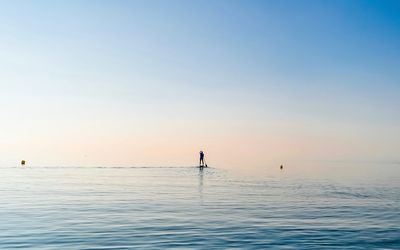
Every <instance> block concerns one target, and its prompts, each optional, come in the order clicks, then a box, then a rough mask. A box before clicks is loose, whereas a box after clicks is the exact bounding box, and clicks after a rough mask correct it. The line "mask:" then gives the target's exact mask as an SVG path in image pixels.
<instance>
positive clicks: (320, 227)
mask: <svg viewBox="0 0 400 250" xmlns="http://www.w3.org/2000/svg"><path fill="white" fill-rule="evenodd" d="M397 168H398V166H389V167H387V168H386V167H382V168H381V169H379V170H376V171H375V172H374V174H371V173H370V174H360V175H354V174H351V173H350V174H348V173H344V174H342V175H340V174H339V175H338V174H337V173H338V172H340V171H337V170H336V169H333V170H332V169H331V171H325V172H326V174H325V175H324V174H320V173H319V174H317V175H299V174H297V173H294V171H291V170H290V169H288V168H286V167H285V168H284V170H283V171H280V170H278V169H276V170H274V171H269V170H266V171H264V172H262V173H260V174H257V175H251V174H238V173H234V172H232V171H229V170H222V169H218V168H208V169H204V170H202V171H201V170H199V169H198V168H194V167H154V168H140V167H132V168H115V167H114V168H113V167H25V168H21V167H3V168H0V172H1V174H0V195H1V199H0V218H1V223H0V248H1V249H12V248H23V249H132V248H158V249H163V248H186V249H187V248H198V249H218V248H220V249H225V248H246V249H268V248H270V249H400V240H399V239H400V182H399V180H400V178H399V177H400V176H399V174H398V171H397V170H396V169H397ZM361 169H362V168H361ZM365 169H367V168H365ZM387 169H390V171H389V170H387ZM393 169H394V170H393ZM335 173H336V174H335Z"/></svg>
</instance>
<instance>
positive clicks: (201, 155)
mask: <svg viewBox="0 0 400 250" xmlns="http://www.w3.org/2000/svg"><path fill="white" fill-rule="evenodd" d="M200 167H204V153H203V151H200Z"/></svg>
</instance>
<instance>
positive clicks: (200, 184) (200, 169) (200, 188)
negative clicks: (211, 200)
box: [199, 167, 204, 205]
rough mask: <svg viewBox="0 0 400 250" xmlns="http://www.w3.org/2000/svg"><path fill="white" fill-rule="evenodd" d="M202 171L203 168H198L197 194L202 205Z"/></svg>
mask: <svg viewBox="0 0 400 250" xmlns="http://www.w3.org/2000/svg"><path fill="white" fill-rule="evenodd" d="M203 171H204V169H203V168H202V167H201V168H199V195H200V205H203V174H204V173H203Z"/></svg>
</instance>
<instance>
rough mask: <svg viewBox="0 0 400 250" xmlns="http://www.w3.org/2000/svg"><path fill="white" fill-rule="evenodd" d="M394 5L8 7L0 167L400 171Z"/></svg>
mask: <svg viewBox="0 0 400 250" xmlns="http://www.w3.org/2000/svg"><path fill="white" fill-rule="evenodd" d="M398 13H400V3H399V1H347V0H346V1H340V0H335V1H329V0H326V1H318V0H317V1H294V0H293V1H286V0H283V1H255V0H253V1H244V0H243V1H238V0H233V1H225V0H221V1H203V0H201V1H184V0H182V1H118V0H117V1H91V0H86V1H74V0H72V1H70V0H68V1H41V0H39V1H23V0H21V1H20V0H18V1H2V2H1V3H0V115H1V116H0V165H2V166H4V165H5V166H10V165H11V166H14V165H17V164H18V163H19V162H20V161H21V160H22V159H25V160H27V162H28V163H29V164H31V165H37V166H191V165H196V164H197V163H198V152H199V151H200V150H204V151H205V153H206V160H207V161H208V163H209V165H213V166H221V167H228V168H246V167H255V168H263V167H265V166H270V165H276V164H281V163H286V162H296V161H298V162H300V161H372V162H373V161H376V162H400V157H399V156H400V154H399V149H400V70H399V69H400V15H399V14H398Z"/></svg>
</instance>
